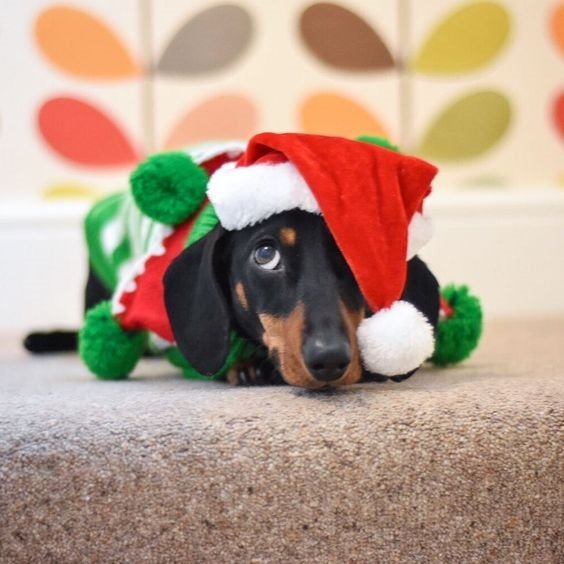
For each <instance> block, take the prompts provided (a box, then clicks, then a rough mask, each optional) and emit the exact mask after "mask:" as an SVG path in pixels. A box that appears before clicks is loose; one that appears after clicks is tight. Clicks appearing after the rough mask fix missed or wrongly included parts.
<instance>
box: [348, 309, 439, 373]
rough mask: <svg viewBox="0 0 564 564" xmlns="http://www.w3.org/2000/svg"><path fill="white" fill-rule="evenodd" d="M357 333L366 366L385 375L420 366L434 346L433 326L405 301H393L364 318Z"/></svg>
mask: <svg viewBox="0 0 564 564" xmlns="http://www.w3.org/2000/svg"><path fill="white" fill-rule="evenodd" d="M357 336H358V344H359V347H360V356H361V358H362V362H363V364H364V366H365V368H366V369H367V370H369V371H370V372H372V373H374V374H382V375H384V376H400V375H402V374H406V373H408V372H410V371H411V370H415V369H416V368H419V366H421V365H422V364H423V363H424V362H425V360H427V359H428V358H429V357H430V356H431V355H432V354H433V350H434V348H435V338H434V336H433V327H432V326H431V324H430V323H429V322H428V321H427V318H426V317H425V316H424V315H423V314H422V313H421V312H420V311H419V310H418V309H416V308H415V307H414V306H413V305H412V304H410V303H409V302H405V301H397V302H394V303H393V304H392V305H391V306H390V307H389V308H386V309H382V310H380V311H378V312H376V313H375V314H374V315H372V316H371V317H368V318H366V319H364V320H363V321H362V323H361V324H360V326H359V327H358V330H357Z"/></svg>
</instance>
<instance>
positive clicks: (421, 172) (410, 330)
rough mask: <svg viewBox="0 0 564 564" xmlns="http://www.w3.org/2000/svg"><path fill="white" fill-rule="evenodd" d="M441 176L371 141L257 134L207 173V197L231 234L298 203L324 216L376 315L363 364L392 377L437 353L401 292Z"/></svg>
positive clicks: (362, 336) (369, 321)
mask: <svg viewBox="0 0 564 564" xmlns="http://www.w3.org/2000/svg"><path fill="white" fill-rule="evenodd" d="M436 172H437V169H436V168H435V167H434V166H433V165H431V164H429V163H427V162H425V161H422V160H420V159H417V158H415V157H409V156H406V155H402V154H399V153H396V152H394V151H391V150H389V149H385V148H383V147H379V146H376V145H373V144H369V143H364V142H360V141H352V140H349V139H343V138H339V137H326V136H321V135H307V134H298V133H284V134H275V133H261V134H259V135H256V136H255V137H253V138H252V139H251V140H250V141H249V144H248V146H247V149H246V151H245V153H244V154H243V155H242V156H241V158H240V159H239V160H238V161H237V162H234V163H227V164H225V165H224V166H223V167H221V168H220V169H219V170H217V171H216V172H215V173H214V174H213V175H212V176H211V178H210V181H209V183H208V198H209V199H210V201H211V202H212V204H213V205H214V208H215V211H216V213H217V216H218V217H219V220H220V222H221V224H222V226H223V227H224V228H225V229H227V230H238V229H243V228H244V227H248V226H251V225H254V224H256V223H258V222H260V221H263V220H265V219H267V218H268V217H270V216H272V215H274V214H277V213H281V212H283V211H288V210H292V209H301V210H304V211H307V212H311V213H317V214H322V215H323V218H324V220H325V222H326V224H327V226H328V228H329V230H330V231H331V233H332V235H333V237H334V239H335V241H336V243H337V246H338V247H339V249H340V250H341V252H342V253H343V256H344V257H345V260H346V261H347V263H348V265H349V267H350V268H351V271H352V272H353V274H354V276H355V278H356V281H357V283H358V285H359V287H360V290H361V292H362V293H363V295H364V298H365V299H366V301H367V303H368V305H369V306H370V308H371V309H372V312H373V315H371V316H370V317H368V318H366V319H364V320H363V321H362V323H361V324H360V326H359V328H358V339H359V347H360V351H361V356H362V360H363V363H364V365H365V367H366V368H367V369H368V370H369V371H370V372H374V373H378V374H383V375H387V376H394V375H398V374H404V373H407V372H409V371H411V370H413V369H415V368H417V367H419V366H420V365H421V364H422V363H423V362H424V361H425V360H426V359H427V358H428V357H429V356H431V354H432V353H433V349H434V336H433V329H432V327H431V325H430V324H429V323H428V321H427V319H426V318H425V316H424V315H423V314H422V313H420V312H419V311H418V310H417V309H416V308H415V307H413V306H412V305H411V304H409V303H408V302H405V301H402V300H400V297H401V295H402V292H403V289H404V286H405V281H406V273H407V260H409V259H410V258H411V257H413V256H414V255H415V254H416V253H417V252H418V250H419V249H420V248H421V247H422V246H423V245H424V244H425V243H426V242H427V241H428V240H429V238H430V235H431V228H430V222H429V220H428V219H427V218H426V217H425V216H424V215H423V207H422V206H423V200H424V199H425V197H426V196H427V195H428V194H429V193H430V191H431V188H430V183H431V181H432V179H433V178H434V176H435V174H436Z"/></svg>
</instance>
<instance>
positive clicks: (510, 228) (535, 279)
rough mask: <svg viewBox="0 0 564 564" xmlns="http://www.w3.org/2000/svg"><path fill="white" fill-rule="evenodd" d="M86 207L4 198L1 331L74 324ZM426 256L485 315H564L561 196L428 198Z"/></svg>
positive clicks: (0, 234)
mask: <svg viewBox="0 0 564 564" xmlns="http://www.w3.org/2000/svg"><path fill="white" fill-rule="evenodd" d="M86 209H87V205H86V204H83V203H68V202H67V203H62V202H56V203H55V202H53V203H46V202H34V201H28V202H23V201H21V202H12V203H10V202H5V201H4V202H3V203H2V205H1V207H0V265H2V266H1V276H0V284H1V288H0V312H1V315H0V332H23V331H26V330H28V329H29V328H42V327H46V328H47V327H65V326H67V327H77V326H78V325H79V324H80V320H81V316H82V287H83V284H84V280H85V273H86V257H85V253H84V246H83V242H82V240H83V238H82V228H81V218H82V216H83V215H84V213H85V211H86ZM428 209H429V210H430V211H431V213H432V215H433V217H434V218H435V228H436V233H435V238H434V239H433V241H432V242H431V243H430V244H429V246H428V247H427V248H426V249H425V251H424V253H423V258H425V259H426V260H427V261H428V263H429V265H430V266H431V268H432V270H433V271H434V272H435V274H436V275H437V277H438V278H439V280H440V281H441V283H448V282H451V281H453V282H457V283H467V284H469V285H470V286H471V287H472V289H473V290H474V291H475V293H476V294H478V295H479V296H480V297H481V298H482V301H483V304H484V310H485V313H486V316H487V318H490V319H491V318H496V317H519V316H520V317H523V316H525V317H531V316H534V317H539V316H556V315H564V291H563V290H564V191H562V190H556V189H555V190H541V189H537V190H534V191H533V190H531V191H523V192H522V191H509V192H502V191H498V192H494V191H491V190H488V191H484V192H468V193H460V192H458V193H450V194H444V193H443V194H441V195H437V196H432V197H431V199H430V202H429V208H428Z"/></svg>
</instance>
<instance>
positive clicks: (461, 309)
mask: <svg viewBox="0 0 564 564" xmlns="http://www.w3.org/2000/svg"><path fill="white" fill-rule="evenodd" d="M441 295H442V297H443V299H444V300H445V301H446V302H447V303H448V305H449V306H450V307H451V308H452V314H451V315H450V316H448V317H443V318H442V319H440V320H439V326H438V328H437V336H436V343H435V352H434V353H433V356H432V357H431V362H433V363H434V364H437V365H438V366H446V365H447V364H454V363H456V362H461V361H462V360H464V359H466V358H468V357H469V356H470V354H471V353H472V351H473V350H474V349H475V348H476V347H477V346H478V342H479V340H480V336H481V335H482V307H481V305H480V300H478V298H477V297H476V296H473V295H472V294H470V293H469V291H468V287H467V286H455V285H454V284H451V285H449V286H446V287H445V288H442V289H441Z"/></svg>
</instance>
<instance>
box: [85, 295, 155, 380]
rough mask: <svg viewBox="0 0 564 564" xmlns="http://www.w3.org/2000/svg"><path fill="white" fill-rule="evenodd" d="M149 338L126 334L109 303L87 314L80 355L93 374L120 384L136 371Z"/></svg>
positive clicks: (137, 332) (96, 307) (141, 335)
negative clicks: (118, 381)
mask: <svg viewBox="0 0 564 564" xmlns="http://www.w3.org/2000/svg"><path fill="white" fill-rule="evenodd" d="M145 344H146V334H145V333H144V332H142V331H124V330H123V329H122V328H121V327H120V325H119V323H118V321H117V320H116V318H115V317H114V316H113V315H112V311H111V304H110V302H109V301H105V302H101V303H99V304H98V305H96V306H94V307H93V308H92V309H90V310H89V311H88V313H87V314H86V320H85V322H84V326H83V327H82V329H81V331H80V333H79V341H78V352H79V354H80V356H81V358H82V360H83V361H84V363H85V364H86V366H88V368H89V369H90V371H91V372H93V373H94V374H95V375H96V376H97V377H98V378H101V379H102V380H121V379H123V378H127V375H128V374H129V373H130V372H131V371H132V370H133V369H134V368H135V365H136V364H137V361H138V360H139V359H140V358H141V355H142V354H143V352H144V350H145Z"/></svg>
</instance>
